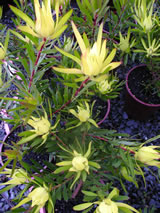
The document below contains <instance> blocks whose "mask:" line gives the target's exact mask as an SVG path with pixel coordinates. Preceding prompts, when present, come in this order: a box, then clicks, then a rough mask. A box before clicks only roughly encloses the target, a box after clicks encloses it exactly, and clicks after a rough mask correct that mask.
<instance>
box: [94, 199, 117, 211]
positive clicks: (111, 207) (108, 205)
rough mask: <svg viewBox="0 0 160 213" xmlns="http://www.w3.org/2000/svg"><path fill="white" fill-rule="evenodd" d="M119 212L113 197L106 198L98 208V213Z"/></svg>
mask: <svg viewBox="0 0 160 213" xmlns="http://www.w3.org/2000/svg"><path fill="white" fill-rule="evenodd" d="M106 212H110V213H118V207H117V205H116V203H115V202H113V201H112V200H111V199H108V198H107V199H104V200H103V201H102V202H101V203H100V204H99V206H98V207H97V209H96V213H106Z"/></svg>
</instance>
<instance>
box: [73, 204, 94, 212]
mask: <svg viewBox="0 0 160 213" xmlns="http://www.w3.org/2000/svg"><path fill="white" fill-rule="evenodd" d="M92 205H93V203H82V204H79V205H77V206H74V207H73V209H74V210H75V211H82V210H84V209H87V208H88V207H90V206H92Z"/></svg>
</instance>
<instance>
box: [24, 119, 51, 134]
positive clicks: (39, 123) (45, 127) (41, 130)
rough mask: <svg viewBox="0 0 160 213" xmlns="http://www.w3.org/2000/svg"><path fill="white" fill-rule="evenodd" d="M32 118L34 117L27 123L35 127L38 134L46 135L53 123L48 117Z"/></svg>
mask: <svg viewBox="0 0 160 213" xmlns="http://www.w3.org/2000/svg"><path fill="white" fill-rule="evenodd" d="M31 118H32V119H29V120H28V122H27V123H28V124H29V125H30V126H32V127H33V128H34V129H35V133H36V134H37V135H45V134H47V133H49V130H50V127H51V124H50V122H49V121H48V119H46V118H44V117H41V118H35V117H33V116H32V117H31Z"/></svg>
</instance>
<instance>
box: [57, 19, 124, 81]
mask: <svg viewBox="0 0 160 213" xmlns="http://www.w3.org/2000/svg"><path fill="white" fill-rule="evenodd" d="M72 28H73V31H74V34H75V37H76V39H77V42H78V44H79V47H80V50H81V53H82V54H81V60H80V59H79V58H78V57H76V56H73V55H71V54H69V53H67V52H65V51H63V50H61V49H59V48H58V47H56V49H57V50H58V51H59V52H61V53H62V54H64V55H66V56H67V57H69V58H71V59H73V60H74V61H75V62H76V63H78V64H79V66H80V69H76V68H71V69H70V68H59V67H53V69H54V70H56V71H58V72H62V73H66V74H83V75H85V76H86V77H90V79H91V80H94V81H101V80H102V79H105V78H106V77H107V75H106V73H107V72H109V71H110V70H112V69H115V68H116V67H118V66H119V65H120V64H121V62H112V60H113V58H114V56H115V54H116V49H113V50H112V51H111V53H110V54H109V55H108V56H107V54H108V49H107V48H106V40H104V41H102V31H103V24H101V25H100V27H99V32H98V37H97V41H96V42H95V43H94V44H93V47H91V46H90V45H89V46H88V45H86V44H85V42H84V40H83V39H82V37H81V35H80V33H79V31H78V29H77V27H76V26H75V24H74V23H73V22H72ZM88 42H89V41H88Z"/></svg>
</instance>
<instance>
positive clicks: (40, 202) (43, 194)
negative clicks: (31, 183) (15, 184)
mask: <svg viewBox="0 0 160 213" xmlns="http://www.w3.org/2000/svg"><path fill="white" fill-rule="evenodd" d="M28 198H29V199H30V200H32V207H33V206H36V205H37V206H39V207H43V206H44V205H45V203H46V202H47V201H48V199H49V194H48V192H47V190H46V189H45V188H44V187H38V188H36V189H34V190H33V191H32V192H31V193H29V195H28Z"/></svg>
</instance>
